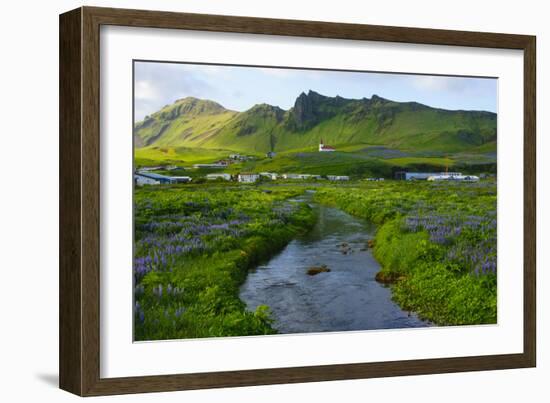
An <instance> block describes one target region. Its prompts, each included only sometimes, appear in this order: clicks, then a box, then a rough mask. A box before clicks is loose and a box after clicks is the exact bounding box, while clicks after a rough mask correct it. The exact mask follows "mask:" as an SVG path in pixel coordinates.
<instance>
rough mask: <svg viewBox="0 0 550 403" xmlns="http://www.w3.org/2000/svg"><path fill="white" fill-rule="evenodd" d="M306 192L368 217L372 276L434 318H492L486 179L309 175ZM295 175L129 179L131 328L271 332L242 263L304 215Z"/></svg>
mask: <svg viewBox="0 0 550 403" xmlns="http://www.w3.org/2000/svg"><path fill="white" fill-rule="evenodd" d="M311 187H315V189H316V193H315V196H314V200H315V201H316V202H318V203H323V204H327V205H331V206H336V207H339V208H341V209H342V210H344V211H346V212H348V213H350V214H352V215H355V216H358V217H361V218H364V219H367V220H369V221H372V222H374V223H376V224H377V225H378V230H377V234H376V238H375V242H374V249H373V253H374V256H375V257H376V258H377V260H378V261H379V262H380V264H381V266H382V270H381V271H380V273H378V275H377V279H378V280H379V281H380V282H382V283H386V284H388V285H389V286H391V287H392V294H393V298H394V300H395V301H396V302H397V303H398V304H399V305H400V306H401V307H402V308H403V309H405V310H409V311H414V312H416V313H418V314H419V316H420V317H421V318H423V319H426V320H429V321H431V322H432V323H434V324H436V325H461V324H489V323H496V317H497V308H496V306H497V304H496V296H497V263H496V262H497V260H496V183H495V182H494V181H483V182H480V183H441V182H440V183H438V182H405V181H385V182H355V183H348V184H339V185H338V184H331V185H330V186H326V183H325V184H323V183H317V184H311ZM306 188H308V185H305V186H304V184H303V183H301V184H299V185H297V184H290V183H287V184H282V185H275V186H265V185H261V186H246V185H245V186H242V185H241V186H239V185H237V184H216V185H212V184H209V185H175V186H152V187H147V186H145V187H141V188H136V190H135V197H134V213H135V253H134V256H135V257H134V272H133V275H134V296H135V298H134V300H135V306H134V335H135V340H137V341H139V340H161V339H180V338H197V337H215V336H243V335H261V334H272V333H276V329H274V328H273V326H272V321H271V318H270V312H269V307H267V306H260V307H258V308H257V310H256V311H255V312H248V311H247V310H246V309H245V304H244V303H243V302H242V301H241V300H240V299H239V286H240V285H241V284H242V282H243V281H244V280H245V278H246V276H247V272H248V269H250V268H252V267H254V266H256V265H257V264H259V263H260V262H262V261H263V260H265V259H267V258H269V257H271V256H273V255H274V254H275V253H277V252H278V251H279V250H281V249H282V248H283V247H284V246H285V245H286V244H287V243H288V242H289V241H290V240H292V239H293V238H294V237H295V236H296V235H298V234H299V233H303V232H305V231H308V230H309V229H310V228H311V227H312V226H313V224H314V223H315V219H316V217H315V214H314V211H313V210H312V209H311V208H310V207H308V206H307V205H306V204H304V203H302V204H299V203H294V202H293V201H292V198H293V197H295V196H297V195H299V194H301V193H303V192H304V190H305V189H306Z"/></svg>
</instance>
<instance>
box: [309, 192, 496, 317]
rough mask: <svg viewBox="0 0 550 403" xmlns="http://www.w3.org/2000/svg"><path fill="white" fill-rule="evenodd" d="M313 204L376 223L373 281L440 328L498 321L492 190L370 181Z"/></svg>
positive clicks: (318, 197)
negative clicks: (388, 285) (389, 286)
mask: <svg viewBox="0 0 550 403" xmlns="http://www.w3.org/2000/svg"><path fill="white" fill-rule="evenodd" d="M315 197H316V200H317V201H319V202H321V203H325V204H329V205H334V206H337V207H339V208H341V209H343V210H345V211H347V212H348V213H351V214H353V215H356V216H359V217H363V218H365V219H368V220H371V221H373V222H375V223H377V224H379V225H380V227H379V229H378V232H377V235H376V243H375V247H374V254H375V257H376V258H377V259H378V261H379V262H380V264H381V265H382V271H381V272H380V273H379V274H378V276H377V278H378V279H379V280H381V281H387V282H389V283H392V284H393V285H392V289H393V297H394V299H395V301H396V302H397V303H399V304H400V306H401V307H402V308H403V309H406V310H411V311H415V312H417V313H418V314H419V315H420V317H422V318H424V319H428V320H430V321H432V322H434V323H436V324H439V325H461V324H488V323H496V317H497V303H496V297H497V284H496V279H497V276H496V270H497V267H496V184H495V183H494V182H481V183H477V184H471V183H428V182H414V183H411V182H404V181H403V182H394V181H388V182H385V183H368V184H361V185H357V186H356V187H353V188H336V187H332V188H324V189H322V190H319V191H318V192H317V193H316V196H315Z"/></svg>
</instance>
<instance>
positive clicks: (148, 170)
mask: <svg viewBox="0 0 550 403" xmlns="http://www.w3.org/2000/svg"><path fill="white" fill-rule="evenodd" d="M163 168H164V167H162V166H160V165H159V166H156V167H140V168H138V169H137V170H138V172H151V171H160V170H161V169H163Z"/></svg>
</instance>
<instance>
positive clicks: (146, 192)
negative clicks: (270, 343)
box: [134, 185, 314, 340]
mask: <svg viewBox="0 0 550 403" xmlns="http://www.w3.org/2000/svg"><path fill="white" fill-rule="evenodd" d="M302 191H303V190H293V189H291V188H283V187H280V188H277V189H273V190H262V189H259V188H251V187H250V186H242V187H238V186H234V187H231V186H224V185H219V186H218V187H216V186H208V187H201V186H192V185H187V186H185V185H184V186H173V187H163V186H159V187H144V188H136V190H135V196H134V204H135V206H134V212H135V253H134V255H135V257H134V296H135V298H134V300H135V302H134V304H135V306H134V338H135V340H160V339H180V338H196V337H213V336H237V335H239V336H242V335H258V334H270V333H274V332H275V331H274V329H273V328H272V327H271V321H270V317H269V309H268V307H266V306H260V307H258V309H257V310H256V312H247V311H246V310H245V305H244V304H243V302H242V301H240V300H239V297H238V292H239V285H240V284H241V283H242V281H243V280H244V279H245V278H246V274H247V270H248V269H249V268H250V267H253V266H254V265H255V264H256V263H257V262H259V261H261V260H262V259H263V258H265V257H268V256H271V255H272V254H273V253H275V252H276V251H278V250H280V249H281V248H282V247H283V246H284V245H286V243H288V242H289V241H290V240H291V239H292V238H293V237H294V236H295V235H296V234H298V233H299V232H301V231H306V230H307V229H308V228H309V227H310V226H311V225H312V224H313V222H314V214H313V212H312V210H311V209H310V208H309V207H308V206H307V205H304V204H297V203H293V202H291V201H288V200H287V199H289V198H291V197H292V196H295V195H297V194H299V193H301V192H302Z"/></svg>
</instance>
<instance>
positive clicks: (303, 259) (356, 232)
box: [240, 194, 429, 334]
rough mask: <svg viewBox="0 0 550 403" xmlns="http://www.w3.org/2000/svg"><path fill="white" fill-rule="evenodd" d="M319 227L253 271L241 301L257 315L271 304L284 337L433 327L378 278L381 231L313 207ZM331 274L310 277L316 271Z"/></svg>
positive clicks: (305, 200)
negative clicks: (370, 244)
mask: <svg viewBox="0 0 550 403" xmlns="http://www.w3.org/2000/svg"><path fill="white" fill-rule="evenodd" d="M294 202H299V203H300V202H301V203H309V204H310V206H311V207H312V208H314V209H316V210H317V217H318V218H317V222H316V224H315V226H314V227H313V228H312V229H311V231H309V232H308V233H307V234H305V235H302V236H298V237H296V238H295V239H294V240H292V241H291V242H290V243H289V244H288V245H287V246H286V247H285V248H284V249H283V250H282V251H281V252H280V253H279V254H277V255H275V256H274V257H273V258H272V259H271V260H269V261H268V262H267V263H266V264H263V265H260V266H258V267H256V268H255V269H253V270H250V272H249V273H248V277H247V279H246V281H245V282H244V284H243V285H242V286H241V289H240V298H241V300H242V301H244V302H245V303H246V305H247V308H248V309H249V310H251V311H254V310H255V309H256V307H257V306H258V305H267V306H269V308H270V310H271V315H272V317H273V318H274V323H273V327H274V328H275V329H277V331H278V332H279V333H283V334H284V333H310V332H327V331H346V330H374V329H400V328H410V327H424V326H429V323H428V322H424V321H422V320H420V319H419V318H418V317H417V316H416V315H415V314H414V313H408V312H406V311H403V310H402V309H401V308H400V307H399V306H398V305H397V304H396V303H395V302H393V301H392V299H391V289H390V288H388V287H385V286H383V285H381V284H379V283H378V282H376V280H375V279H374V277H375V275H376V273H377V272H378V271H379V270H380V265H379V264H378V262H377V261H376V260H375V259H374V257H373V256H372V253H371V251H370V250H369V249H367V248H366V243H367V240H369V239H373V238H374V235H375V230H376V227H375V226H374V225H373V224H371V223H369V222H366V221H364V220H361V219H359V218H356V217H353V216H351V215H349V214H347V213H345V212H343V211H342V210H340V209H337V208H333V207H327V206H323V205H319V204H316V203H312V202H311V195H310V194H306V195H304V196H302V197H300V198H297V199H295V200H294ZM323 265H324V266H326V268H328V269H330V272H321V273H318V274H316V275H308V274H307V271H308V269H310V268H311V267H323Z"/></svg>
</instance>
